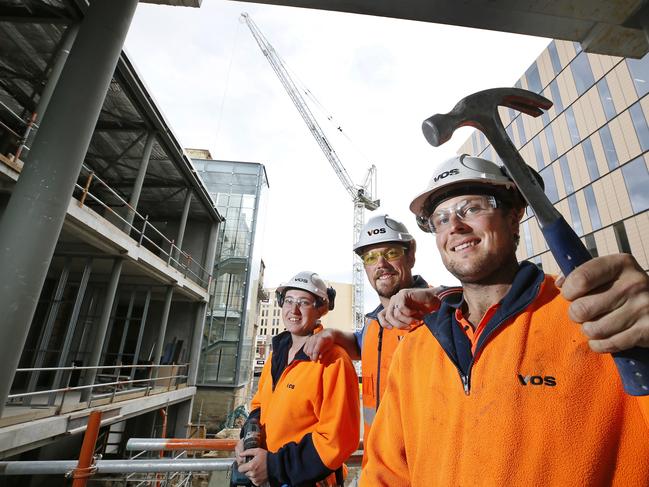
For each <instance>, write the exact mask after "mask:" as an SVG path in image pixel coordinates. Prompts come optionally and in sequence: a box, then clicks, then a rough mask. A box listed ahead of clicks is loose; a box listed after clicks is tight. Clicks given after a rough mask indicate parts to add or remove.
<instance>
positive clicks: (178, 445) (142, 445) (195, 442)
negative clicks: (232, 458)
mask: <svg viewBox="0 0 649 487" xmlns="http://www.w3.org/2000/svg"><path fill="white" fill-rule="evenodd" d="M238 441H239V440H236V439H231V438H210V439H195V438H131V439H129V440H128V441H127V442H126V449H127V450H142V451H170V450H187V451H209V450H219V451H232V450H234V447H235V446H236V444H237V442H238Z"/></svg>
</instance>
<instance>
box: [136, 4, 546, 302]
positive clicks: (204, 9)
mask: <svg viewBox="0 0 649 487" xmlns="http://www.w3.org/2000/svg"><path fill="white" fill-rule="evenodd" d="M244 11H247V12H248V13H249V14H250V16H251V17H252V19H253V20H254V21H255V23H256V24H257V26H258V27H259V29H260V30H261V32H262V33H263V34H264V35H265V37H266V38H267V39H268V40H269V41H270V43H271V44H272V45H273V46H274V47H275V50H276V51H277V52H278V53H279V55H280V56H281V57H282V59H283V60H284V61H285V63H286V64H287V65H288V67H289V68H290V69H291V71H292V73H293V74H294V75H296V76H297V80H298V82H299V83H301V84H303V85H304V86H305V87H306V88H308V90H309V91H310V92H311V93H312V94H313V95H314V96H315V98H316V99H317V101H318V102H319V103H320V105H321V106H322V107H324V108H318V107H317V106H315V105H313V106H312V110H314V111H315V112H316V114H317V115H318V116H319V118H320V123H321V125H322V127H323V129H325V130H326V132H327V135H328V137H329V138H330V141H331V144H332V145H333V147H334V148H335V150H336V152H337V153H338V155H339V157H340V159H341V161H342V162H343V165H344V166H345V167H346V169H347V171H348V172H349V174H350V176H351V178H352V179H353V180H354V181H355V182H357V183H361V182H362V180H363V179H364V177H365V174H366V172H367V169H368V167H369V165H370V164H374V165H376V167H377V170H378V197H379V198H380V199H381V208H379V210H377V211H379V212H383V213H388V214H389V215H391V216H393V217H395V218H397V219H399V220H401V221H403V222H404V223H405V224H406V225H407V226H408V228H409V230H410V232H411V233H413V234H414V235H415V238H416V239H417V245H418V247H417V248H418V251H417V263H416V265H415V272H416V273H419V274H422V275H423V276H424V277H425V278H426V279H427V280H428V282H429V283H433V284H454V283H456V282H457V281H455V279H454V278H453V277H452V276H451V275H450V274H448V273H447V272H446V271H445V270H444V268H443V266H442V265H441V262H440V260H439V258H438V256H437V250H436V248H435V242H434V239H433V238H432V237H431V236H430V235H429V234H425V233H423V232H421V231H420V230H419V229H418V228H417V225H416V223H415V221H414V217H413V215H412V214H411V213H410V212H409V210H408V205H409V203H410V201H411V200H412V198H413V197H414V196H415V195H416V194H417V193H418V192H420V191H421V190H423V189H424V188H425V186H426V183H427V182H428V179H429V178H430V176H431V175H432V167H433V165H434V164H435V163H437V162H439V161H441V160H444V159H445V158H447V157H450V156H452V155H454V154H455V151H456V150H457V148H458V147H459V146H460V145H461V144H462V143H463V142H464V141H465V140H466V139H467V138H468V137H469V136H470V134H471V131H472V130H471V129H468V128H463V129H461V130H459V131H458V132H456V134H455V136H454V137H453V138H452V139H451V141H449V142H447V143H446V144H445V145H444V146H442V147H440V148H434V147H432V146H430V145H428V143H427V142H426V140H425V139H424V137H423V135H422V133H421V128H420V127H421V122H422V121H423V120H424V119H425V118H427V117H429V116H430V115H432V114H434V113H438V112H447V111H449V110H450V109H451V108H452V107H453V106H454V105H455V103H456V102H457V101H459V100H460V99H461V98H463V97H464V96H466V95H468V94H470V93H473V92H475V91H479V90H482V89H487V88H494V87H498V86H512V85H513V84H514V82H515V81H516V80H517V79H518V78H519V77H520V76H521V75H522V74H523V72H524V71H525V70H526V69H527V68H528V67H529V65H530V64H531V63H532V62H533V61H534V60H535V59H536V57H537V56H538V55H539V54H540V53H541V51H542V50H543V49H544V48H545V47H546V46H547V44H548V42H549V40H548V39H542V38H534V37H527V36H520V35H514V34H505V33H496V32H490V31H484V30H476V29H467V28H461V27H449V26H444V25H439V24H429V23H423V22H412V21H405V20H395V19H386V18H380V17H371V16H363V15H352V14H342V13H335V12H326V11H319V10H309V9H298V8H291V7H278V6H269V5H259V4H253V3H245V2H233V1H226V0H203V5H202V6H201V8H198V9H196V8H183V7H165V6H157V5H151V4H142V3H140V4H139V6H138V8H137V12H136V15H135V19H134V21H133V23H132V25H131V29H130V31H129V35H128V39H127V42H126V49H127V52H128V54H129V55H130V58H131V60H132V61H133V63H134V64H135V65H136V67H137V69H138V71H139V73H140V75H141V77H142V78H143V80H144V83H145V84H146V85H147V87H148V88H149V90H150V92H151V94H152V95H153V97H154V99H155V100H156V102H157V103H158V105H159V107H160V108H161V109H162V111H163V113H164V115H165V117H166V119H167V121H168V122H169V124H170V125H171V127H172V129H173V131H174V132H175V134H176V136H177V137H178V139H179V140H180V142H181V144H183V145H184V146H185V147H192V148H204V149H209V150H210V152H211V153H212V156H213V157H214V158H215V159H224V160H235V161H251V162H260V163H263V164H264V165H265V166H266V171H267V174H268V179H269V183H270V191H269V198H268V208H267V211H266V224H265V229H264V238H263V244H262V245H263V250H262V256H263V259H264V261H265V263H266V279H265V285H266V287H274V286H277V285H278V284H279V283H280V282H282V281H285V280H287V279H288V278H290V277H291V276H292V275H293V274H295V273H297V272H299V271H301V270H307V269H309V270H313V271H315V272H318V273H320V274H321V275H322V277H323V278H324V279H326V280H331V281H339V282H351V268H352V257H353V254H352V252H351V247H352V243H353V242H352V216H353V204H352V200H351V197H350V196H349V195H348V193H347V192H346V191H345V189H344V187H343V185H342V183H341V182H340V181H339V180H338V178H337V176H336V175H335V173H334V171H333V169H332V168H331V166H330V165H329V162H328V161H327V159H326V158H325V156H324V155H323V153H322V152H321V150H320V148H319V146H318V145H317V143H316V142H315V140H314V139H313V137H312V136H311V134H310V132H309V131H308V129H307V127H306V125H305V123H304V122H303V120H302V118H301V117H300V116H299V114H298V112H297V110H296V109H295V107H294V106H293V104H292V102H291V100H290V99H289V97H288V95H287V94H286V92H285V90H284V88H283V87H282V85H281V83H280V81H279V79H278V78H277V76H276V75H275V73H274V72H273V71H272V68H271V66H270V64H269V63H268V62H267V61H266V59H265V57H264V56H263V55H262V53H261V51H260V49H259V47H258V46H257V44H256V42H255V40H254V39H253V37H252V35H251V33H250V31H249V30H248V28H247V26H246V25H245V24H244V23H241V22H240V21H239V16H240V14H241V12H244ZM320 110H322V111H320ZM321 115H322V117H321ZM326 115H331V116H332V117H333V121H334V124H333V125H331V124H329V122H327V121H326V118H325V116H326ZM338 126H340V127H341V128H342V130H343V132H344V134H346V136H347V137H348V138H346V137H342V136H341V135H340V132H338V131H337V130H336V127H338ZM350 140H351V142H350ZM369 216H370V213H369V212H366V214H365V218H366V220H367V219H368V218H369ZM365 287H366V289H365V293H366V296H367V300H366V301H367V302H366V310H369V309H371V307H373V306H374V305H375V304H376V303H377V302H378V300H376V298H375V297H374V295H373V292H372V291H371V289H368V288H369V285H367V282H366V286H365Z"/></svg>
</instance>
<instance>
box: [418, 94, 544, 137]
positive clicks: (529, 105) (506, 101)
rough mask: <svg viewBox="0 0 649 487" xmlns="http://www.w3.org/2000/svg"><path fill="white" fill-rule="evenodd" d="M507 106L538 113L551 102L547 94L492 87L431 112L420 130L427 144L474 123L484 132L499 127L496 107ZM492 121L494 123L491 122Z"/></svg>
mask: <svg viewBox="0 0 649 487" xmlns="http://www.w3.org/2000/svg"><path fill="white" fill-rule="evenodd" d="M499 106H503V107H508V108H512V109H514V110H518V111H519V112H523V113H526V114H528V115H531V116H533V117H538V116H539V115H541V114H542V113H543V110H547V109H548V108H550V107H551V106H552V102H551V101H550V100H548V99H547V98H545V97H543V96H541V95H539V94H537V93H534V92H532V91H528V90H523V89H520V88H492V89H490V90H484V91H479V92H477V93H473V94H472V95H469V96H467V97H465V98H463V99H462V100H460V101H459V102H458V103H457V105H455V107H454V108H453V110H451V111H450V112H448V113H446V114H439V113H438V114H437V115H433V116H432V117H430V118H427V119H426V120H424V122H423V124H422V131H423V132H424V137H426V140H427V141H428V143H429V144H431V145H433V146H435V147H437V146H440V145H442V144H443V143H444V142H446V141H447V140H449V139H450V138H451V136H452V135H453V132H455V130H456V129H458V128H460V127H464V126H471V127H475V128H477V129H478V130H480V131H482V132H483V133H485V135H487V137H488V138H489V135H490V133H491V129H492V127H500V128H502V122H501V120H500V116H499V114H498V107H499ZM494 124H495V125H494Z"/></svg>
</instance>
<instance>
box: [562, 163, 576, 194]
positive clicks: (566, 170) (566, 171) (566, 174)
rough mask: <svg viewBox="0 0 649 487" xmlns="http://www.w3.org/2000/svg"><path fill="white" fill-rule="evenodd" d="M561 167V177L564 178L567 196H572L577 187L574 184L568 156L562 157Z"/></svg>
mask: <svg viewBox="0 0 649 487" xmlns="http://www.w3.org/2000/svg"><path fill="white" fill-rule="evenodd" d="M559 166H560V167H561V176H563V187H564V188H565V190H566V194H570V193H572V192H573V191H574V190H575V187H574V186H573V184H572V176H571V174H570V166H569V165H568V158H567V157H566V156H561V159H559Z"/></svg>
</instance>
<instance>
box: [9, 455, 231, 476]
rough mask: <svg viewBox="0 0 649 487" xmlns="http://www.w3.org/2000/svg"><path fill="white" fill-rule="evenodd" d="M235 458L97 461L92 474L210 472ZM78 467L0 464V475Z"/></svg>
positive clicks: (68, 463) (46, 463) (54, 462)
mask: <svg viewBox="0 0 649 487" xmlns="http://www.w3.org/2000/svg"><path fill="white" fill-rule="evenodd" d="M233 461H234V458H209V459H200V458H198V459H193V458H178V459H172V458H169V459H162V460H157V459H156V460H97V461H96V462H95V464H94V466H95V467H96V471H95V474H109V473H165V472H213V471H225V470H228V469H229V468H230V466H231V465H232V462H233ZM76 467H77V461H76V460H51V461H34V462H32V461H18V462H0V475H56V474H66V473H68V472H70V471H72V470H74V469H75V468H76Z"/></svg>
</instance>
